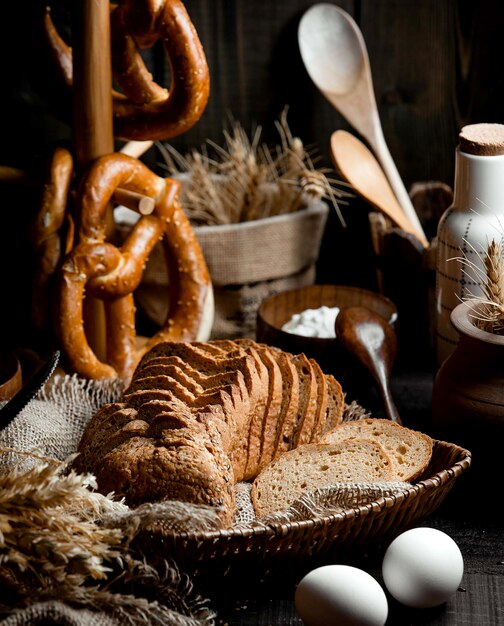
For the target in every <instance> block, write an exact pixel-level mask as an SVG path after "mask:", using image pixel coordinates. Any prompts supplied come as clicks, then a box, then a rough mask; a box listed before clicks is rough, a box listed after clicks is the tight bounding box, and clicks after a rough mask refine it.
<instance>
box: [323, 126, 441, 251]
mask: <svg viewBox="0 0 504 626" xmlns="http://www.w3.org/2000/svg"><path fill="white" fill-rule="evenodd" d="M330 152H331V158H332V161H333V163H334V167H335V168H336V169H337V170H338V171H339V172H340V174H341V176H342V177H343V178H344V179H345V180H346V181H347V182H348V183H350V184H351V185H352V187H353V189H354V191H355V192H356V193H358V194H359V196H361V197H362V198H364V200H366V202H369V204H371V205H372V206H373V207H374V208H375V209H377V210H378V211H380V213H383V214H384V215H386V216H387V217H389V218H390V219H391V220H392V221H393V222H394V224H396V225H397V226H399V228H401V229H402V230H404V231H405V232H407V233H410V234H412V235H414V236H415V237H416V238H417V239H418V240H419V241H420V243H421V244H422V246H423V247H424V248H427V247H428V246H429V242H428V241H427V239H426V237H425V235H424V233H423V231H420V230H418V228H417V227H416V226H415V224H413V223H412V222H411V220H410V219H409V218H408V217H407V215H406V214H405V213H404V211H403V210H402V208H401V205H400V204H399V202H398V201H397V198H396V196H395V195H394V192H393V191H392V188H391V187H390V184H389V182H388V180H387V177H386V176H385V174H384V172H383V170H382V168H381V166H380V164H379V163H378V161H377V160H376V158H375V157H374V155H373V153H372V152H371V151H370V150H368V148H367V147H366V146H365V145H364V144H363V143H362V141H360V140H359V139H357V137H354V135H352V134H351V133H348V132H346V131H345V130H337V131H336V132H334V133H333V134H332V135H331V145H330Z"/></svg>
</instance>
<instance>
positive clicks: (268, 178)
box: [157, 109, 351, 226]
mask: <svg viewBox="0 0 504 626" xmlns="http://www.w3.org/2000/svg"><path fill="white" fill-rule="evenodd" d="M275 126H276V129H277V131H278V134H279V138H280V142H279V143H278V144H277V145H276V146H275V147H274V148H272V149H270V148H269V147H268V146H267V145H265V144H264V143H261V134H262V129H261V127H257V128H256V129H255V131H253V132H252V133H251V137H249V136H248V135H247V133H246V132H245V130H244V129H243V128H242V127H241V125H240V124H239V123H237V122H232V123H231V130H227V129H225V130H224V131H223V134H224V139H225V145H224V146H219V145H218V144H216V143H215V142H213V141H210V140H208V141H207V143H206V144H205V145H204V146H203V147H202V148H201V150H199V151H198V150H193V151H191V152H190V153H189V154H186V155H181V154H180V153H179V152H177V151H176V150H175V149H174V148H173V146H170V145H169V144H162V143H158V144H157V145H158V148H159V150H160V153H161V155H162V156H163V159H164V161H165V162H164V163H162V164H161V167H164V168H165V169H167V170H168V172H169V174H170V175H171V176H177V175H180V174H181V173H183V174H186V175H187V176H186V178H187V180H186V184H185V185H184V190H183V204H184V209H185V210H186V212H187V215H188V217H189V219H190V221H191V223H192V224H193V225H197V226H201V225H218V224H233V223H239V222H247V221H251V220H257V219H263V218H267V217H272V216H274V215H281V214H285V213H292V212H294V211H298V210H299V209H301V208H303V207H304V206H306V204H307V201H308V202H310V200H311V201H313V199H314V198H315V199H325V200H327V201H328V202H329V203H330V204H331V205H332V206H333V207H334V209H335V210H336V212H337V214H338V216H339V218H340V220H341V222H342V223H344V221H343V217H342V215H341V211H340V208H339V205H338V202H339V203H343V204H344V203H345V201H344V198H345V197H348V196H351V194H350V193H348V191H345V190H342V189H341V188H340V187H341V186H345V185H346V183H344V182H342V181H339V180H336V179H334V178H331V177H330V176H329V174H330V171H331V170H329V169H327V168H317V167H316V161H317V159H316V158H315V157H314V156H313V154H312V152H311V151H310V150H308V149H307V148H306V147H305V146H304V144H303V142H302V141H301V139H300V138H299V137H294V136H293V135H292V133H291V131H290V129H289V126H288V123H287V110H286V109H285V110H284V111H283V112H282V114H281V116H280V119H279V120H278V121H277V122H276V124H275Z"/></svg>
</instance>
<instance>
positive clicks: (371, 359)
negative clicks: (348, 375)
mask: <svg viewBox="0 0 504 626" xmlns="http://www.w3.org/2000/svg"><path fill="white" fill-rule="evenodd" d="M336 337H337V340H338V341H339V342H340V344H341V345H343V346H344V347H345V348H346V349H347V350H348V351H349V352H350V353H351V354H353V355H354V356H355V358H356V359H357V360H358V361H359V362H360V363H361V364H362V365H364V367H365V368H366V369H367V370H368V371H369V372H370V373H371V375H372V376H373V378H374V380H375V381H376V383H377V386H378V390H379V392H380V395H381V397H382V400H383V404H384V405H385V412H386V414H387V417H388V418H389V419H391V420H392V421H393V422H397V423H398V424H402V422H401V418H400V417H399V413H398V411H397V408H396V406H395V404H394V401H393V399H392V394H391V391H390V373H391V371H392V366H393V364H394V361H395V357H396V354H397V337H396V334H395V332H394V330H393V328H392V327H391V326H390V324H388V323H387V322H386V321H385V319H383V317H382V316H381V315H379V314H378V313H374V312H373V311H371V310H370V309H368V308H366V307H362V306H351V307H347V308H344V309H342V310H341V311H340V312H339V313H338V316H337V318H336Z"/></svg>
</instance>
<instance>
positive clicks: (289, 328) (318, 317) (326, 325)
mask: <svg viewBox="0 0 504 626" xmlns="http://www.w3.org/2000/svg"><path fill="white" fill-rule="evenodd" d="M338 313H339V308H338V307H328V306H321V307H320V308H318V309H306V310H305V311H302V312H301V313H295V314H294V315H293V316H292V317H291V319H290V320H289V321H288V322H286V323H285V324H284V325H283V326H282V330H284V331H285V332H287V333H292V334H293V335H302V336H303V337H320V338H321V339H332V338H333V337H336V330H335V328H334V324H335V322H336V317H337V315H338Z"/></svg>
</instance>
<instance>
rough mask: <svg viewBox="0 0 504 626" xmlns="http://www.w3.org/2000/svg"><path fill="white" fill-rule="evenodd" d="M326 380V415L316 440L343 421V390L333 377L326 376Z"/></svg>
mask: <svg viewBox="0 0 504 626" xmlns="http://www.w3.org/2000/svg"><path fill="white" fill-rule="evenodd" d="M326 380H327V415H326V418H325V423H324V428H323V430H318V431H317V433H316V438H317V437H319V436H320V435H321V434H322V433H323V432H327V431H329V430H332V429H333V428H335V427H336V426H338V425H339V424H341V422H342V420H343V411H344V409H345V394H344V393H343V389H342V387H341V385H340V383H339V381H337V380H336V379H335V378H334V376H332V375H331V374H326Z"/></svg>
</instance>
